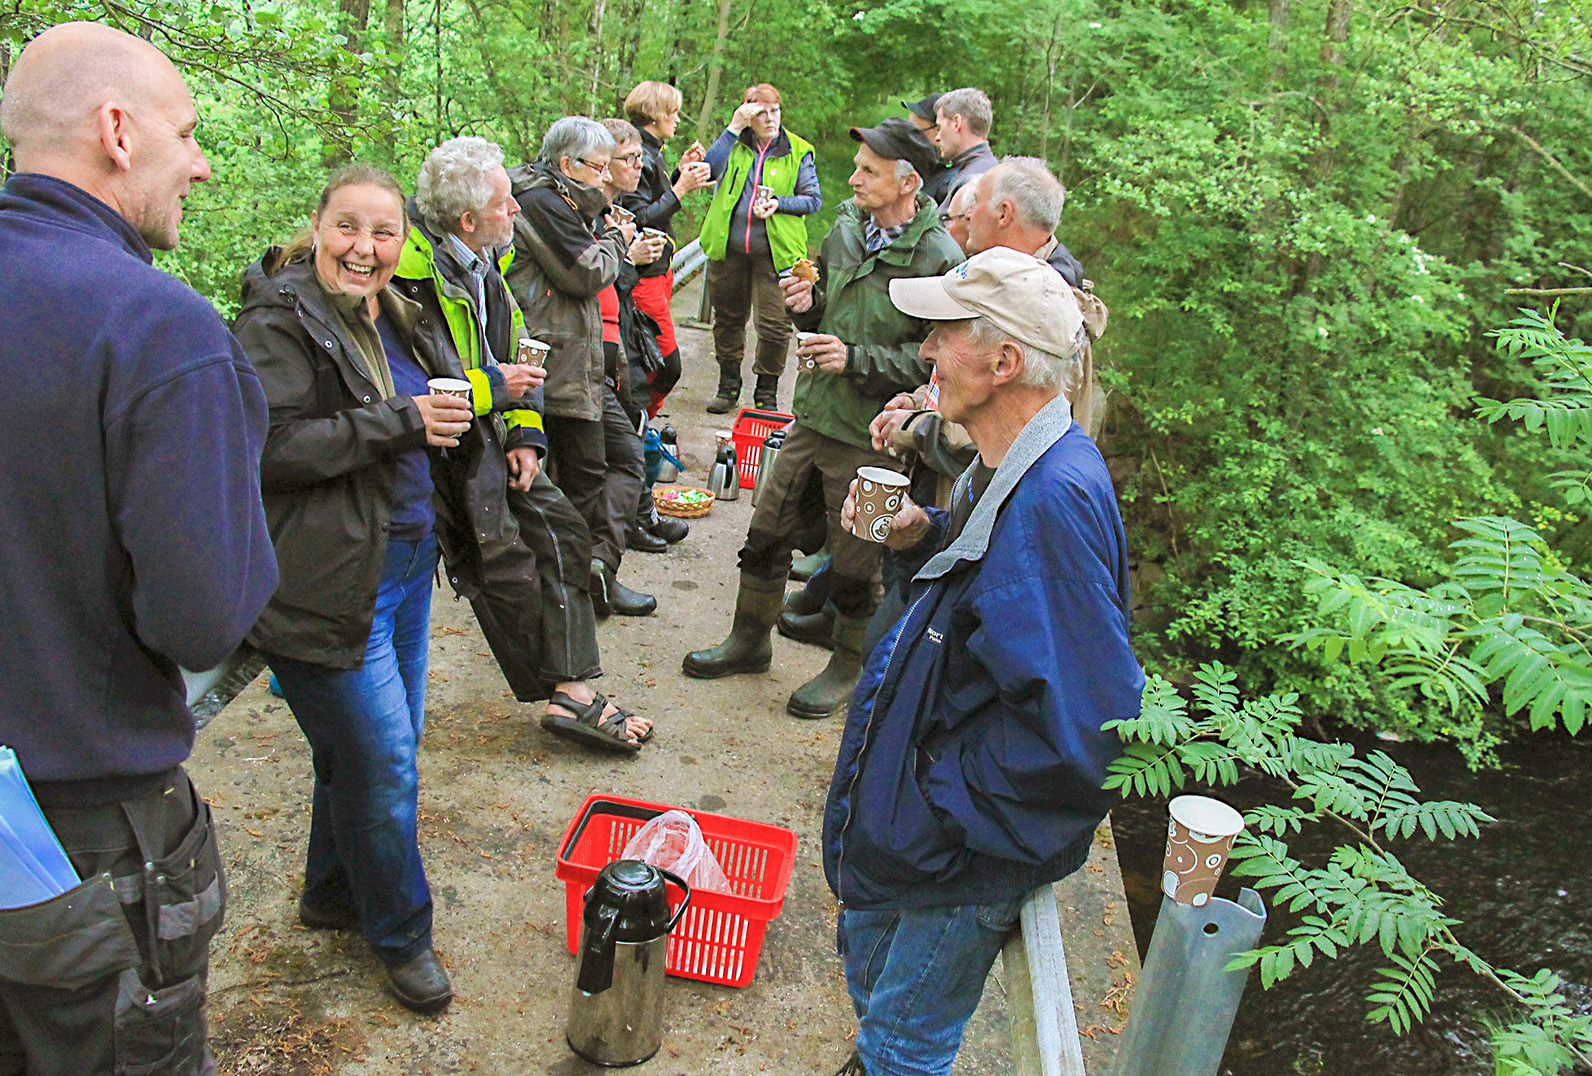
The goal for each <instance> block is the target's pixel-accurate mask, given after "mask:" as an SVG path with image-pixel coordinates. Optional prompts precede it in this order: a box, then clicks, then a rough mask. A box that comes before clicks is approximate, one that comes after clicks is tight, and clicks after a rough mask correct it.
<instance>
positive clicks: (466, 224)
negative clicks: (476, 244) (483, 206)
mask: <svg viewBox="0 0 1592 1076" xmlns="http://www.w3.org/2000/svg"><path fill="white" fill-rule="evenodd" d="M480 223H481V222H480V221H478V220H476V219H475V210H473V209H466V210H465V211H464V212H463V213H460V214H459V234H460V235H474V234H475V230H476V228H478V227H480Z"/></svg>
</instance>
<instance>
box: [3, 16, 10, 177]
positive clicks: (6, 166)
mask: <svg viewBox="0 0 1592 1076" xmlns="http://www.w3.org/2000/svg"><path fill="white" fill-rule="evenodd" d="M10 77H11V42H9V41H0V86H4V85H5V84H6V79H8V78H10ZM10 178H11V144H10V143H9V142H8V143H6V146H5V149H4V150H0V183H4V182H5V181H6V180H8V179H10Z"/></svg>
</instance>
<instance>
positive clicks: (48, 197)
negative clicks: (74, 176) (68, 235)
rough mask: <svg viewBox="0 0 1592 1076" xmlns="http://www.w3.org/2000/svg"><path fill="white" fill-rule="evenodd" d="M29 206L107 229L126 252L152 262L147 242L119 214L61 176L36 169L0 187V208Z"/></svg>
mask: <svg viewBox="0 0 1592 1076" xmlns="http://www.w3.org/2000/svg"><path fill="white" fill-rule="evenodd" d="M18 209H32V210H35V211H43V212H45V213H48V214H49V215H50V216H53V217H55V218H57V219H59V220H63V221H70V222H74V223H77V224H80V225H85V226H86V227H87V230H90V231H94V232H100V233H104V232H109V233H110V234H111V236H112V237H114V239H115V240H116V241H117V242H118V243H120V244H121V245H122V246H123V247H126V248H127V252H128V253H129V254H132V255H134V256H135V257H137V258H139V259H141V260H142V261H143V262H144V263H145V264H151V263H153V262H154V260H155V259H154V255H152V254H151V253H150V250H149V244H148V243H146V242H144V237H143V236H141V235H139V234H138V231H137V229H135V228H134V227H133V226H132V225H131V224H129V223H127V221H126V220H125V219H123V217H122V215H121V214H120V213H118V212H116V210H114V209H112V208H111V207H110V206H108V205H106V204H105V203H104V202H102V201H100V200H99V199H98V198H96V197H94V196H93V195H92V194H90V193H88V191H86V190H84V189H83V188H82V187H79V186H76V185H75V184H72V183H68V182H67V181H66V180H64V179H57V178H56V177H55V176H47V175H43V174H41V173H38V172H19V173H17V174H16V175H14V176H12V177H11V178H10V179H8V180H6V185H5V187H4V189H3V190H0V211H4V210H18Z"/></svg>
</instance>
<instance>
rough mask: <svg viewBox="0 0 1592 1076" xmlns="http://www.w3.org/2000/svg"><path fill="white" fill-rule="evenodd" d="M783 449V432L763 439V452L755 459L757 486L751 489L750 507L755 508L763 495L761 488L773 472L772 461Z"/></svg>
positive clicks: (779, 431)
mask: <svg viewBox="0 0 1592 1076" xmlns="http://www.w3.org/2000/svg"><path fill="white" fill-rule="evenodd" d="M784 447H785V431H784V430H775V431H774V432H773V433H770V434H769V435H768V436H767V437H765V438H763V452H762V455H760V456H758V457H757V485H755V486H753V487H752V507H754V508H756V507H757V499H758V498H759V497H761V496H762V495H763V487H764V486H765V485H766V484H767V483H768V476H769V475H770V474H772V473H773V471H774V461H775V460H777V459H778V458H779V450H780V449H782V448H784Z"/></svg>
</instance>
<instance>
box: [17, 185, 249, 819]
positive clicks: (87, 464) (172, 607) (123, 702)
mask: <svg viewBox="0 0 1592 1076" xmlns="http://www.w3.org/2000/svg"><path fill="white" fill-rule="evenodd" d="M0 380H3V383H4V384H5V385H6V387H7V390H8V392H9V398H10V400H11V415H10V418H9V419H8V420H7V421H6V422H4V423H0V554H3V555H0V608H3V609H4V610H5V612H6V636H7V637H6V642H5V645H4V646H3V647H0V743H4V744H7V745H9V746H11V747H12V748H14V749H15V750H16V752H17V757H18V760H19V761H20V762H21V764H22V769H23V772H24V773H25V774H26V775H27V776H28V778H29V779H30V781H32V782H33V783H34V787H35V792H36V793H37V794H38V796H39V798H40V800H41V801H45V802H53V803H64V804H71V803H76V804H92V803H104V802H109V801H111V800H114V799H117V798H121V797H122V796H125V795H129V794H134V793H137V792H140V791H143V790H144V789H145V788H147V787H149V786H151V785H152V784H153V782H154V781H156V780H158V779H159V778H160V776H161V775H162V774H164V773H165V772H166V771H168V770H170V769H171V767H173V766H176V765H178V764H179V763H181V762H182V761H183V760H184V759H185V758H187V757H188V753H189V751H190V750H191V749H192V747H193V737H194V720H193V715H192V713H190V712H189V710H188V707H187V704H186V702H185V691H184V688H183V682H182V678H181V676H180V675H179V673H178V670H177V666H178V665H179V664H181V665H185V666H187V667H189V668H192V669H205V668H209V667H211V666H213V665H216V664H218V663H219V662H220V661H221V660H222V659H223V658H225V657H226V656H227V655H228V654H229V653H230V652H231V651H232V649H233V648H234V647H236V646H237V644H238V643H239V641H241V640H242V639H243V636H244V633H245V632H247V631H248V630H249V627H250V625H251V624H253V623H254V618H255V617H256V615H258V614H259V612H260V610H261V609H262V608H263V607H264V606H265V603H266V600H267V599H268V598H269V597H270V596H271V592H272V591H273V590H274V589H275V588H276V559H275V555H274V554H273V553H272V550H271V539H270V535H269V534H267V532H266V527H265V514H264V512H263V511H262V509H261V507H260V450H261V447H262V445H263V444H264V441H265V429H266V408H265V395H264V393H263V392H261V390H260V383H259V381H258V379H257V378H256V377H255V375H254V370H253V368H252V367H251V366H250V365H249V361H248V359H247V358H245V357H244V354H243V352H242V350H241V349H240V348H239V347H238V345H237V342H236V341H235V340H234V339H233V338H232V334H231V333H229V332H228V331H227V329H226V326H225V325H224V324H223V323H222V321H221V318H220V316H219V315H218V314H217V313H216V311H215V310H214V308H212V307H211V305H210V304H209V303H208V302H206V301H205V300H204V299H203V298H201V297H200V296H199V295H198V294H197V293H196V292H195V291H194V290H193V289H192V288H190V287H188V286H187V285H186V284H184V283H182V282H181V281H180V280H178V279H176V278H175V277H172V276H170V275H168V274H166V273H163V272H161V271H160V270H158V269H155V268H154V267H153V265H152V264H151V258H150V252H149V248H148V247H147V246H146V245H145V243H144V241H143V239H142V238H140V237H139V235H138V233H137V232H136V231H134V230H133V228H132V227H130V226H129V225H128V224H127V222H126V221H124V220H123V219H122V218H121V217H120V216H118V215H117V213H116V212H115V211H114V210H112V209H111V208H110V207H109V206H107V205H105V204H104V203H103V202H100V201H99V200H98V199H96V198H93V197H91V196H90V195H88V194H87V193H85V192H84V191H82V190H80V189H78V188H77V187H74V186H72V185H71V184H69V183H65V182H63V181H61V180H58V179H54V178H51V177H48V176H41V175H29V174H23V175H16V176H12V177H11V179H10V180H8V181H7V183H6V185H5V188H4V190H3V191H0Z"/></svg>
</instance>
